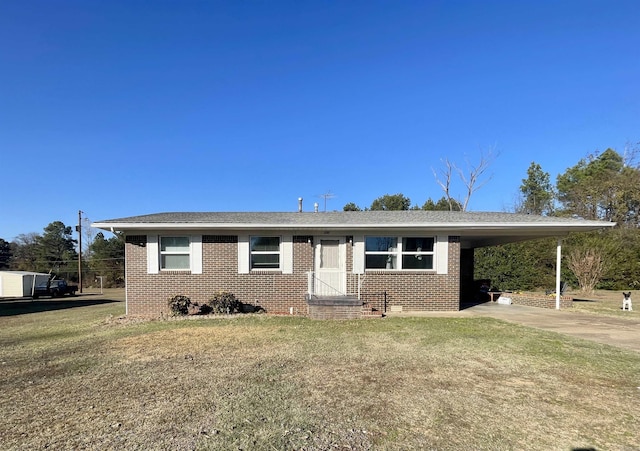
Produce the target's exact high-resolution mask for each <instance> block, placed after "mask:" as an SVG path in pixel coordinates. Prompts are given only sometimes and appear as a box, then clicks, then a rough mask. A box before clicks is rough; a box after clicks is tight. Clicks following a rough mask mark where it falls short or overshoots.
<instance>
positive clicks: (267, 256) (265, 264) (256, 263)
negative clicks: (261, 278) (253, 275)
mask: <svg viewBox="0 0 640 451" xmlns="http://www.w3.org/2000/svg"><path fill="white" fill-rule="evenodd" d="M280 243H281V239H280V237H279V236H252V237H251V239H250V242H249V246H250V247H249V249H250V255H251V269H281V261H282V258H281V246H280Z"/></svg>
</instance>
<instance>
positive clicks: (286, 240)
mask: <svg viewBox="0 0 640 451" xmlns="http://www.w3.org/2000/svg"><path fill="white" fill-rule="evenodd" d="M280 250H281V255H280V258H281V259H282V262H281V268H282V274H293V235H284V236H283V237H282V245H281V246H280Z"/></svg>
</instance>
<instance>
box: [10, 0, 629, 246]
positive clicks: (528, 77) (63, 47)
mask: <svg viewBox="0 0 640 451" xmlns="http://www.w3.org/2000/svg"><path fill="white" fill-rule="evenodd" d="M639 19H640V4H638V2H637V1H588V0H586V1H546V0H537V1H517V0H510V1H455V0H449V1H286V2H285V1H235V0H234V1H189V0H186V1H177V0H176V1H162V0H159V1H137V0H127V1H120V0H109V1H92V0H79V1H65V0H59V1H49V0H47V1H23V0H21V1H13V0H5V1H3V2H2V3H1V4H0V156H1V158H0V161H1V162H2V163H1V164H2V188H1V191H0V193H1V194H0V238H4V239H6V240H8V241H10V240H12V239H13V238H14V237H15V236H16V235H18V234H21V233H29V232H37V233H41V232H42V229H43V228H44V227H45V226H46V225H47V224H49V223H50V222H52V221H56V220H60V221H62V222H64V223H65V224H67V225H71V226H73V225H75V224H76V223H77V218H78V216H77V215H78V210H82V211H84V212H85V216H86V217H88V218H89V219H91V220H93V221H96V220H102V219H113V218H119V217H125V216H133V215H139V214H146V213H155V212H164V211H295V210H296V209H297V199H298V197H303V198H304V204H305V210H312V209H313V203H314V202H319V203H320V206H321V209H323V208H324V201H323V199H322V197H321V195H322V194H325V193H329V192H330V193H332V194H333V195H334V196H335V197H333V198H331V199H329V200H328V202H327V209H329V210H340V209H342V206H343V205H344V204H346V203H348V202H355V203H356V204H358V205H360V206H362V207H365V206H368V205H370V203H371V202H372V201H373V200H374V199H375V198H376V197H379V196H381V195H383V194H386V193H389V194H394V193H403V194H404V195H406V196H408V197H410V198H411V200H412V201H413V203H414V204H418V205H422V203H424V201H425V200H426V199H427V198H429V197H431V198H433V199H434V200H437V199H439V198H440V197H441V196H442V191H441V189H440V187H439V186H438V185H437V183H436V181H435V178H434V175H433V169H436V170H439V169H441V168H443V165H442V163H441V160H442V159H445V158H447V159H449V160H450V161H452V162H454V163H456V164H458V165H460V166H463V167H464V164H465V159H469V161H471V162H472V163H477V162H478V161H479V159H480V155H481V152H485V153H486V152H488V151H489V150H490V149H493V151H494V153H499V156H498V157H497V158H496V159H495V161H494V162H493V163H492V165H491V166H490V168H489V170H488V175H490V176H491V179H490V180H489V181H488V182H487V184H486V185H485V186H484V187H483V188H482V189H480V190H479V191H477V192H476V193H475V194H474V195H473V197H472V199H471V203H470V206H469V209H470V210H477V211H505V210H506V211H509V210H510V209H512V208H513V205H514V202H515V200H516V198H517V194H518V187H519V186H520V184H521V181H522V179H523V178H525V177H526V170H527V168H528V167H529V165H530V163H531V162H532V161H535V162H536V163H538V164H540V165H541V166H542V169H543V170H544V171H546V172H549V173H550V175H551V177H552V180H553V181H555V178H556V176H557V175H558V174H560V173H563V172H564V171H565V170H566V169H567V168H568V167H571V166H573V165H575V164H576V163H577V162H578V161H579V160H580V158H582V157H584V156H585V155H586V154H588V153H590V152H595V151H603V150H605V149H606V148H608V147H612V148H614V149H616V150H618V151H619V152H621V153H622V152H623V151H624V148H625V145H626V144H627V143H637V142H638V141H640V128H639V125H640V84H639V82H638V80H640V51H639V50H638V49H640V27H638V22H639ZM453 193H454V194H455V195H458V196H463V195H464V190H463V188H462V187H461V186H460V185H459V184H456V185H455V186H454V188H453Z"/></svg>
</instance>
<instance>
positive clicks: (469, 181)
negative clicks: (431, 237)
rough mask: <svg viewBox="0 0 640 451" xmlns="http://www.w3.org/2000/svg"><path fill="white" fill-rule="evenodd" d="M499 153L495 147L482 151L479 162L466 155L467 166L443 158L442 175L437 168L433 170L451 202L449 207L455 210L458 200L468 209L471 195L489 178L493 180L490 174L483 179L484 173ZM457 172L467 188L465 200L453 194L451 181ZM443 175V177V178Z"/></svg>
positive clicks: (463, 207)
mask: <svg viewBox="0 0 640 451" xmlns="http://www.w3.org/2000/svg"><path fill="white" fill-rule="evenodd" d="M497 156H498V154H496V153H495V152H494V151H493V149H490V150H489V151H488V152H486V153H485V152H481V153H480V161H479V162H478V164H476V165H474V164H472V163H471V162H470V161H469V159H468V158H466V157H465V163H466V168H464V169H463V168H460V167H459V166H456V165H455V164H454V163H452V162H451V161H449V159H448V158H445V159H444V160H441V161H442V163H443V164H444V169H442V170H441V171H440V175H439V174H438V172H436V170H435V169H434V170H433V175H434V176H435V178H436V182H437V183H438V185H440V188H442V191H444V195H445V197H446V198H447V201H448V202H449V208H450V210H452V211H453V209H454V208H453V206H454V203H455V202H457V203H458V204H459V205H460V206H461V207H462V211H467V207H468V206H469V201H470V200H471V196H472V195H473V193H475V192H476V191H478V190H479V189H480V188H482V187H483V186H484V185H485V184H486V183H487V182H488V181H489V180H491V176H489V177H488V178H487V179H486V180H481V177H482V176H483V174H484V173H485V172H486V171H487V169H488V168H489V166H491V163H493V161H494V160H495V159H496V157H497ZM454 171H455V172H457V174H458V177H460V180H461V181H462V183H463V184H464V187H465V189H466V194H465V197H464V200H458V199H456V198H455V197H453V195H452V194H451V183H452V180H451V179H452V177H453V172H454ZM441 177H442V178H441Z"/></svg>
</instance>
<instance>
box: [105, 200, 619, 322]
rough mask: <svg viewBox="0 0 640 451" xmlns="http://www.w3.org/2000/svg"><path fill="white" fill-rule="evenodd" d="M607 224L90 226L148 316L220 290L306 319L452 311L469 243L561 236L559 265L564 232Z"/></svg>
mask: <svg viewBox="0 0 640 451" xmlns="http://www.w3.org/2000/svg"><path fill="white" fill-rule="evenodd" d="M613 225H614V224H612V223H605V222H601V221H586V220H580V219H573V218H552V217H543V216H535V215H518V214H512V213H486V212H448V211H345V212H324V213H317V212H315V213H313V212H298V213H295V212H291V213H265V212H263V213H258V212H241V213H228V212H212V213H206V212H195V213H158V214H149V215H143V216H133V217H128V218H121V219H111V220H105V221H99V222H96V223H94V224H92V226H93V227H97V228H100V229H104V230H107V231H111V232H116V231H117V232H123V233H124V234H125V237H126V254H125V255H126V305H127V314H129V315H143V316H151V317H160V316H166V315H167V314H168V306H167V300H168V299H169V298H171V297H173V296H175V295H178V294H181V295H187V296H189V297H190V298H191V300H192V301H193V302H198V303H205V302H206V301H207V300H209V299H210V297H211V296H212V295H213V294H214V293H215V292H217V291H223V290H224V291H230V292H232V293H233V294H235V296H236V297H237V298H238V299H239V300H240V301H242V302H243V303H246V304H252V305H256V306H260V307H262V308H263V309H264V310H266V311H267V312H268V313H287V314H299V315H310V316H312V317H325V316H332V314H331V313H330V312H331V311H333V312H334V313H335V315H333V316H336V315H337V316H341V317H353V316H354V315H355V316H358V315H360V314H361V312H362V310H363V308H362V306H363V304H364V305H365V307H367V308H368V307H369V306H371V307H372V309H375V310H380V309H382V308H383V306H382V302H385V301H386V304H385V306H386V305H389V306H391V307H393V308H394V309H395V310H400V309H401V310H403V311H438V310H440V311H445V310H459V309H460V304H461V301H464V300H469V296H473V293H474V291H473V290H474V288H473V286H474V281H473V251H474V249H475V248H478V247H483V246H492V245H497V244H505V243H510V242H516V241H522V240H530V239H536V238H542V237H558V239H559V240H558V259H559V258H560V243H561V241H560V240H561V238H562V237H563V236H565V235H567V234H568V233H570V232H585V231H592V230H597V229H601V228H605V227H611V226H613ZM559 280H560V278H559V276H558V284H559ZM558 302H559V299H558ZM557 308H560V304H559V303H558V305H557ZM327 312H329V313H327Z"/></svg>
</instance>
